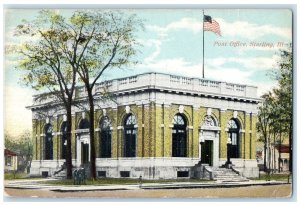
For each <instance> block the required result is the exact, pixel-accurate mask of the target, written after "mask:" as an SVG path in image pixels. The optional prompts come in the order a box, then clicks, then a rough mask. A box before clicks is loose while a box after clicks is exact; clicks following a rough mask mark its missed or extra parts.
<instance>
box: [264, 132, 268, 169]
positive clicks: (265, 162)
mask: <svg viewBox="0 0 300 206" xmlns="http://www.w3.org/2000/svg"><path fill="white" fill-rule="evenodd" d="M267 146H268V140H267V135H265V142H264V171H265V172H266V171H267Z"/></svg>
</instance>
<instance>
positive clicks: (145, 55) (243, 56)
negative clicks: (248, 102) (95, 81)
mask: <svg viewBox="0 0 300 206" xmlns="http://www.w3.org/2000/svg"><path fill="white" fill-rule="evenodd" d="M59 12H60V13H61V14H65V15H69V14H70V13H72V10H59ZM125 12H131V13H135V14H137V16H138V18H141V19H144V25H145V29H144V30H143V31H138V32H137V39H138V41H139V42H140V43H141V45H142V46H141V47H140V48H139V50H140V52H139V53H138V55H137V57H136V58H137V59H138V60H139V61H140V64H138V65H136V66H134V67H131V68H123V69H122V70H120V71H117V70H111V71H108V72H107V73H105V76H104V78H103V79H113V78H119V77H124V76H130V75H134V74H140V73H144V72H150V71H156V72H164V73H168V74H175V75H182V76H188V77H194V78H202V63H203V58H202V56H203V53H202V47H203V44H202V39H203V32H202V19H203V12H202V10H200V9H173V10H166V9H157V10H144V9H143V10H142V9H136V10H132V9H131V10H126V11H125ZM204 12H205V15H210V16H211V17H212V19H214V20H216V21H217V22H218V23H219V25H220V29H221V34H222V36H219V35H216V34H215V33H213V32H204V50H205V53H204V55H205V57H204V63H205V65H204V69H205V78H206V79H211V80H217V81H226V82H232V83H239V84H247V85H254V86H257V87H258V95H259V96H260V95H262V94H263V93H265V92H266V91H268V90H270V89H271V88H272V87H275V86H276V81H275V80H273V79H272V77H271V75H270V73H271V70H272V69H274V68H276V65H277V61H278V60H279V50H280V49H284V48H286V47H287V45H289V44H290V43H292V13H291V11H290V10H285V9H210V10H209V9H207V10H205V11H204ZM37 13H38V10H32V9H14V10H12V9H7V10H5V12H4V22H5V26H4V29H5V31H4V32H5V33H4V38H5V39H4V40H5V45H6V46H8V45H13V44H19V43H21V42H22V41H24V39H23V38H19V39H17V38H16V37H15V36H13V30H14V28H15V27H16V26H17V25H18V24H20V23H21V21H22V19H27V20H32V19H34V18H35V17H36V15H37ZM18 60H19V58H18V55H17V54H5V58H4V66H5V71H4V74H5V78H4V81H5V85H4V86H5V89H4V90H5V91H4V92H5V93H4V99H5V101H4V111H5V118H4V122H5V130H6V131H8V132H9V133H10V134H12V135H14V136H17V135H19V134H21V133H22V132H23V131H24V130H26V129H29V130H30V129H31V118H32V115H31V111H30V110H28V109H26V108H25V106H29V105H31V104H32V95H33V94H34V93H35V91H33V90H32V89H30V88H28V87H25V86H24V85H22V84H21V83H20V77H21V73H20V71H18V70H17V69H15V68H16V67H17V61H18ZM103 79H102V80H103Z"/></svg>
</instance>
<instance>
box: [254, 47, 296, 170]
mask: <svg viewBox="0 0 300 206" xmlns="http://www.w3.org/2000/svg"><path fill="white" fill-rule="evenodd" d="M292 63H293V54H292V51H291V50H290V49H289V50H287V51H281V59H280V61H279V62H278V67H277V68H276V69H275V70H274V71H273V73H272V76H273V78H275V79H276V80H277V81H278V87H277V88H274V89H272V91H269V92H268V93H266V94H264V95H263V96H262V98H263V102H262V104H261V106H260V107H259V113H258V123H257V130H258V132H259V134H260V138H259V140H260V141H262V142H264V143H265V151H266V150H267V147H268V146H269V145H271V144H275V145H278V144H279V145H281V144H282V142H283V140H284V138H285V137H289V139H290V140H291V138H292V137H291V135H292V117H293V111H292V100H293V93H292V82H293V64H292ZM271 136H272V137H273V138H271ZM272 140H273V143H271V141H272ZM290 144H291V142H290ZM265 156H266V153H265ZM266 161H267V160H266V159H265V160H264V165H265V169H266Z"/></svg>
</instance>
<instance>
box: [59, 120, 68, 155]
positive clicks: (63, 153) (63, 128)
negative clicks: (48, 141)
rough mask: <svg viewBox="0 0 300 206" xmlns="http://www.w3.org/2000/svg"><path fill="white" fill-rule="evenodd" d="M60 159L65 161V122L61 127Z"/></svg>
mask: <svg viewBox="0 0 300 206" xmlns="http://www.w3.org/2000/svg"><path fill="white" fill-rule="evenodd" d="M60 131H61V134H62V136H61V147H60V148H61V159H66V154H67V122H66V121H65V122H63V123H62V125H61V129H60Z"/></svg>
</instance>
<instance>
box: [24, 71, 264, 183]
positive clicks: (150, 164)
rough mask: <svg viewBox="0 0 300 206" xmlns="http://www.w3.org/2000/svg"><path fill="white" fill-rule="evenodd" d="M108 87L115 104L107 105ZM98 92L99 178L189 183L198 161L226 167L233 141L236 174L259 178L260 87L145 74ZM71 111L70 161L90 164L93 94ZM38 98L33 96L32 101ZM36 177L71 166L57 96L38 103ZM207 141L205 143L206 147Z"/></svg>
mask: <svg viewBox="0 0 300 206" xmlns="http://www.w3.org/2000/svg"><path fill="white" fill-rule="evenodd" d="M104 88H106V89H107V90H108V91H109V92H110V93H112V94H114V95H115V101H109V100H108V101H101V100H100V95H101V91H102V90H103V89H104ZM94 94H95V105H96V106H95V107H96V109H95V137H96V139H95V140H96V157H97V158H96V167H97V174H98V176H99V177H130V178H138V177H139V176H142V177H143V178H145V179H159V178H180V177H186V178H188V177H191V176H192V167H193V166H194V165H195V164H197V163H198V162H199V161H200V160H201V161H202V162H204V163H207V164H209V165H211V166H212V167H220V166H222V165H223V164H224V163H225V162H226V160H227V141H228V138H230V139H231V153H230V156H231V161H232V163H233V167H234V169H236V170H238V171H240V172H241V174H243V175H244V176H246V177H255V176H258V167H257V162H256V148H255V144H256V129H255V125H256V121H257V105H258V103H259V101H260V99H259V98H258V97H257V87H255V86H249V85H239V84H232V83H226V82H220V81H211V80H207V79H197V78H188V77H182V76H174V75H168V74H162V73H145V74H140V75H136V76H131V77H126V78H120V79H114V80H110V81H106V82H103V83H101V84H98V85H97V86H96V87H95V90H94ZM75 96H76V98H77V99H80V100H81V102H82V105H81V106H82V107H74V108H73V109H72V112H73V114H72V127H73V128H72V160H73V166H74V167H80V166H81V165H83V164H84V163H88V162H89V160H90V140H89V130H88V127H89V122H88V113H87V112H85V111H86V110H85V109H88V104H87V101H86V98H87V93H86V92H85V90H84V88H83V87H79V88H77V90H76V95H75ZM36 97H37V96H35V97H34V99H38V98H36ZM29 108H30V109H31V110H32V113H33V120H32V121H33V142H34V152H33V153H34V155H33V161H32V167H31V174H32V175H52V174H53V173H54V172H55V171H57V170H58V169H59V168H60V167H61V165H62V164H63V162H64V161H65V160H64V158H65V148H66V138H65V133H64V131H65V120H66V117H65V111H64V110H63V109H62V107H61V104H60V103H59V101H56V100H54V99H53V98H48V99H43V100H36V101H34V104H33V105H32V106H30V107H29ZM201 142H202V144H200V143H201Z"/></svg>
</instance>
